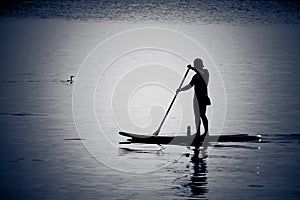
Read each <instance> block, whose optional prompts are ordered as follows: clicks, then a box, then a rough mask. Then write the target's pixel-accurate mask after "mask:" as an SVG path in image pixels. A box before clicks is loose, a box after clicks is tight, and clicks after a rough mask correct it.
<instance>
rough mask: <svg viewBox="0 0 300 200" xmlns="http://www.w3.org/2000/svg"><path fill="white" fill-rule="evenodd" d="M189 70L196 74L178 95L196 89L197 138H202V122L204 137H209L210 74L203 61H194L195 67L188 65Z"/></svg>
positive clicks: (178, 90)
mask: <svg viewBox="0 0 300 200" xmlns="http://www.w3.org/2000/svg"><path fill="white" fill-rule="evenodd" d="M188 68H189V69H192V70H194V71H195V72H196V74H195V75H194V76H193V78H192V80H191V81H190V83H189V84H188V85H186V86H184V87H182V88H179V89H177V91H176V92H177V93H179V92H181V91H186V90H189V89H191V88H192V87H194V99H193V104H194V105H193V106H194V115H195V125H196V130H197V132H196V137H197V136H200V135H201V134H200V126H201V120H202V122H203V126H204V134H203V136H206V135H208V134H209V133H208V132H209V131H208V119H207V117H206V107H207V105H210V104H211V102H210V99H209V97H208V92H207V86H208V82H209V72H208V70H207V69H204V64H203V61H202V59H200V58H196V59H195V60H194V67H192V66H191V65H188Z"/></svg>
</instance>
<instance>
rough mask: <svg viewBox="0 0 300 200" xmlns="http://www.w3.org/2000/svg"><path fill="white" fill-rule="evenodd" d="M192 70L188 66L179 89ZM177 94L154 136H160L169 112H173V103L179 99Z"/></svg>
mask: <svg viewBox="0 0 300 200" xmlns="http://www.w3.org/2000/svg"><path fill="white" fill-rule="evenodd" d="M190 69H191V68H190V67H189V66H188V69H187V70H186V72H185V74H184V77H183V79H182V81H181V83H180V85H179V87H178V89H180V88H181V86H182V84H183V82H184V80H185V78H186V77H187V75H188V73H189V71H190ZM177 94H178V93H177V92H176V94H175V96H174V97H173V100H172V102H171V104H170V106H169V108H168V110H167V112H166V114H165V116H164V118H163V120H162V122H161V123H160V125H159V127H158V129H157V131H155V132H154V133H153V135H158V134H159V132H160V129H161V127H162V126H163V124H164V122H165V120H166V118H167V116H168V114H169V112H170V110H171V107H172V106H173V103H174V101H175V99H176V97H177Z"/></svg>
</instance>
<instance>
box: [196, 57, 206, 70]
mask: <svg viewBox="0 0 300 200" xmlns="http://www.w3.org/2000/svg"><path fill="white" fill-rule="evenodd" d="M194 67H195V68H196V69H197V70H202V69H203V67H204V65H203V60H202V59H201V58H196V59H195V60H194Z"/></svg>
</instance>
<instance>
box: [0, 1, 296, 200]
mask: <svg viewBox="0 0 300 200" xmlns="http://www.w3.org/2000/svg"><path fill="white" fill-rule="evenodd" d="M58 2H60V1H57V2H56V4H53V5H57V3H58ZM66 2H67V4H68V3H69V1H66ZM229 2H231V1H229ZM197 3H199V2H197ZM244 3H245V4H246V5H248V7H249V5H251V6H252V7H253V8H255V9H252V11H251V9H249V10H248V11H245V10H244V9H240V14H237V13H236V12H234V13H235V14H236V15H237V16H240V17H241V18H240V19H241V20H240V21H239V20H237V18H236V17H235V16H234V15H233V14H228V12H229V10H230V9H229V7H228V4H226V5H224V9H223V10H222V12H219V15H218V14H216V12H212V11H211V12H212V13H213V14H207V13H209V12H210V11H209V10H211V9H213V7H216V8H215V9H217V8H219V6H218V5H216V4H209V5H206V6H207V9H203V10H206V11H207V13H206V14H202V12H199V13H197V12H192V14H190V15H184V13H185V12H187V11H188V10H189V9H188V8H186V6H185V5H190V4H187V3H183V4H182V5H179V6H178V9H174V12H173V11H172V10H170V9H167V8H169V4H168V3H161V4H159V5H160V6H162V7H163V8H164V9H162V10H165V13H163V12H161V13H160V15H159V14H157V13H156V14H153V15H150V14H149V13H152V12H151V10H153V8H152V7H153V6H154V7H155V6H157V5H156V4H154V5H152V7H151V5H148V7H147V6H146V7H141V6H140V4H137V5H135V6H134V5H133V4H129V5H130V6H129V8H130V9H133V11H132V12H130V9H128V10H127V11H126V10H124V9H121V8H124V5H123V4H122V5H119V6H116V5H113V4H101V5H102V6H104V7H105V6H106V7H105V8H106V10H108V11H113V12H112V14H111V15H108V14H107V13H106V15H105V16H107V17H101V16H102V15H104V14H103V13H102V12H97V11H99V10H102V9H100V8H97V6H93V5H94V4H93V2H92V1H91V2H90V4H87V5H88V8H86V9H87V10H89V11H90V12H86V11H83V10H84V9H83V10H81V9H79V8H82V6H81V7H80V6H79V7H78V8H77V6H78V4H74V5H72V9H75V8H77V9H78V12H77V17H76V16H74V14H66V13H67V12H66V10H65V9H64V6H61V7H59V6H58V7H55V8H56V9H58V8H59V9H58V11H57V12H50V11H47V9H49V7H47V6H46V4H43V3H40V4H41V5H39V6H36V4H35V3H34V4H33V6H31V7H30V6H29V8H30V9H29V11H30V12H29V11H28V9H27V11H26V9H24V8H23V9H20V10H18V11H14V12H12V13H11V14H7V15H6V16H5V17H3V18H2V19H1V21H0V26H1V33H0V44H1V52H0V58H1V59H0V65H1V68H0V71H1V73H0V88H1V95H0V119H1V120H0V131H1V142H0V149H1V150H0V169H1V170H0V194H1V197H2V198H3V199H71V198H72V199H142V198H143V199H221V198H222V199H297V198H298V196H299V195H300V193H299V188H300V182H299V178H300V173H299V166H300V155H299V150H300V147H299V144H300V135H299V129H300V127H299V126H300V125H299V123H298V121H299V120H300V113H299V110H300V105H299V91H300V90H299V84H300V83H299V80H300V77H299V69H298V63H299V62H300V60H299V52H300V49H299V48H300V40H299V39H298V35H299V31H300V30H299V26H298V25H297V23H296V22H297V20H298V18H297V16H298V13H297V12H291V10H293V9H294V8H295V6H297V4H289V5H288V6H282V5H281V4H280V3H279V2H277V1H276V3H274V4H272V5H273V9H272V10H271V11H272V12H268V13H271V14H270V15H268V14H267V15H266V18H259V19H257V20H254V18H253V17H251V16H253V15H254V16H257V15H256V14H257V13H260V15H261V16H262V14H261V13H263V12H262V10H259V9H258V6H256V5H255V4H249V2H247V1H246V2H244ZM247 3H248V4H247ZM51 5H52V4H51ZM64 5H66V4H64ZM191 5H195V4H191ZM197 5H198V4H197ZM231 5H232V6H231V8H232V10H233V11H236V10H238V8H235V7H234V6H233V4H232V2H231ZM260 5H263V6H262V7H263V8H265V9H269V2H264V4H260ZM274 6H275V8H274ZM116 8H119V9H116ZM146 8H147V9H146ZM239 8H245V5H244V4H241V6H240V7H239ZM263 8H261V9H263ZM134 9H136V10H135V11H136V12H134ZM143 9H144V10H143ZM145 9H146V10H148V12H145ZM195 9H196V6H191V10H192V11H195ZM176 10H178V11H177V12H176ZM25 11H26V12H25ZM52 11H53V10H52ZM137 11H138V12H137ZM171 11H172V12H171ZM244 12H246V13H247V12H248V13H247V14H245V13H244ZM24 13H25V14H24ZM59 13H61V16H59ZM84 13H86V15H87V16H86V17H83V16H84ZM118 13H119V14H120V13H121V14H122V15H119V14H118ZM130 13H131V14H132V13H133V14H134V16H135V18H134V20H130V19H131V18H130V16H131V15H130ZM137 13H138V14H137ZM143 13H144V15H142V14H143ZM217 13H218V12H217ZM222 13H223V14H222ZM274 13H277V14H276V15H275V14H274ZM278 13H289V14H288V15H284V16H286V17H280V16H281V14H278ZM133 14H132V15H133ZM91 15H93V16H94V17H91ZM203 15H205V16H207V18H203V17H201V16H203ZM226 15H227V17H226ZM95 16H96V17H95ZM143 16H144V17H143ZM155 16H156V17H157V18H158V19H159V20H158V21H159V22H157V21H156V19H154V17H155ZM178 16H183V17H182V18H178ZM272 16H275V17H274V18H272ZM40 17H44V18H47V19H40ZM90 19H91V20H90ZM112 19H113V20H112ZM175 19H176V20H175ZM199 19H201V20H199ZM217 19H219V20H217ZM225 19H226V20H225ZM264 19H266V20H264ZM272 19H273V21H274V20H277V21H276V22H278V23H272ZM172 20H175V21H176V23H169V22H170V21H172ZM120 22H122V23H120ZM279 22H280V23H279ZM150 26H151V27H152V26H156V27H159V28H168V29H172V30H176V31H178V32H180V33H184V34H186V35H188V36H190V37H192V38H194V39H195V40H196V41H197V42H198V43H200V44H201V45H202V46H203V47H204V48H205V49H206V50H207V52H208V53H209V54H210V56H211V58H212V60H213V62H214V63H215V64H216V66H217V69H218V70H219V72H220V74H221V77H222V80H223V83H224V85H222V84H221V83H220V82H218V81H217V80H218V76H212V77H211V81H212V82H211V85H210V94H211V95H212V96H214V97H215V98H214V101H215V104H213V106H212V107H210V108H209V110H208V115H209V117H210V120H211V122H212V123H215V121H217V119H218V118H217V117H216V116H215V115H218V116H222V115H223V114H224V113H222V112H221V111H220V110H218V109H217V108H216V106H217V105H219V104H218V103H219V101H218V98H217V97H219V99H221V97H223V96H222V95H223V94H224V95H226V96H225V97H226V100H227V103H226V117H225V121H224V127H223V128H222V132H221V134H232V133H247V134H261V135H262V141H261V142H260V143H219V144H217V145H215V146H214V145H211V146H208V147H207V148H203V149H201V150H200V152H193V151H192V150H191V149H189V148H186V147H177V146H156V145H139V144H135V145H119V144H118V142H119V141H125V138H122V137H121V136H119V135H118V131H120V130H127V131H138V130H144V131H145V133H148V134H150V133H152V132H154V131H155V129H156V128H157V127H158V124H159V122H160V119H161V117H162V116H163V114H164V109H166V108H167V106H168V103H169V101H170V100H171V98H172V96H173V92H174V90H175V89H176V87H177V86H178V84H179V82H180V79H181V78H182V74H183V73H184V71H185V65H186V63H187V62H186V61H184V60H183V59H181V58H180V57H178V56H174V54H172V53H170V52H163V51H158V50H157V49H143V50H141V51H134V52H130V53H129V54H126V55H124V56H123V57H121V58H120V59H118V60H116V61H115V62H114V63H112V64H111V65H110V67H109V68H108V69H107V70H106V71H105V72H106V73H102V76H101V78H100V79H99V82H98V83H97V82H96V81H95V80H96V79H94V77H96V78H97V77H98V76H99V77H100V74H101V72H103V71H104V69H105V66H107V62H108V61H107V60H106V59H107V58H109V56H111V55H109V54H108V53H107V52H110V51H111V49H110V48H112V49H113V51H116V52H117V51H118V50H120V49H121V48H123V46H126V45H128V44H127V43H126V41H124V40H122V42H119V41H117V40H116V41H115V40H114V41H113V42H115V43H113V45H112V46H109V45H107V46H105V48H104V49H101V48H100V49H98V50H96V51H95V52H94V54H93V55H91V57H89V59H88V61H87V62H86V63H87V64H88V65H90V66H94V67H95V69H97V70H95V71H88V70H81V73H79V72H78V70H79V68H80V66H81V64H82V62H83V60H84V59H85V58H86V56H87V54H88V53H89V52H90V51H91V49H93V48H94V47H95V46H96V45H97V44H99V42H101V41H103V40H105V39H107V38H108V37H110V36H111V35H113V34H118V33H120V32H121V31H124V30H130V29H132V28H141V27H150ZM153 35H154V34H153ZM137 39H138V40H139V41H145V42H147V39H146V38H145V37H141V38H137ZM168 39H169V40H171V39H172V36H171V35H170V36H169V37H168ZM163 40H166V39H165V38H162V41H161V42H159V43H162V42H163ZM166 41H167V40H166ZM110 44H111V43H110ZM175 44H176V42H175ZM180 45H181V44H180ZM180 45H178V46H180ZM116 47H119V48H116ZM114 48H115V49H114ZM174 48H178V47H176V45H174ZM180 48H181V47H180ZM184 48H185V47H183V46H182V49H184ZM186 48H190V46H189V47H186ZM113 51H112V52H113ZM98 53H99V54H98ZM185 53H186V51H185ZM185 53H184V54H183V55H186V57H187V58H188V59H192V58H193V56H194V55H195V54H193V53H190V52H187V53H186V54H185ZM196 54H197V52H196ZM199 54H200V53H199ZM104 55H105V56H107V57H105V56H104ZM201 55H202V54H201ZM189 56H190V57H189ZM203 56H206V55H204V54H203ZM205 62H206V64H207V67H208V69H209V70H210V72H211V74H217V71H216V68H214V66H213V65H212V64H211V63H212V61H210V60H209V59H206V60H205ZM145 63H146V64H148V65H147V66H142V65H143V64H145ZM149 63H152V64H149ZM159 64H160V65H159ZM139 65H141V67H140V68H135V69H134V70H132V66H139ZM166 66H167V67H166ZM85 69H86V68H85ZM158 70H159V71H158ZM158 72H159V73H158ZM89 73H91V75H90V74H89ZM124 74H125V75H126V76H125V75H124ZM70 75H76V77H75V82H74V83H73V84H69V83H68V82H67V81H66V80H67V79H68V78H69V76H70ZM191 76H192V75H191V74H190V75H189V77H188V78H187V79H188V80H187V81H189V79H190V78H191ZM89 77H90V78H89ZM145 80H147V81H148V82H151V80H155V81H152V82H155V84H153V83H151V84H150V85H149V84H148V85H147V84H144V83H145ZM160 81H161V82H160ZM82 83H84V84H82ZM116 83H121V84H119V85H117V84H116ZM133 83H134V84H136V85H134V84H133ZM157 83H160V84H157ZM213 83H215V84H213ZM143 84H144V85H143ZM121 86H124V87H121ZM137 86H142V87H137ZM76 87H82V88H83V90H80V92H81V93H78V92H77V93H76ZM126 88H133V90H134V89H135V92H132V91H133V90H132V91H129V93H126V92H127V90H126ZM220 88H221V89H222V88H223V89H225V93H224V91H223V90H221V89H220ZM73 90H74V91H75V93H74V92H73ZM122 92H123V93H122ZM130 92H131V93H130ZM222 92H223V93H222ZM90 94H94V95H95V101H93V98H94V96H90ZM123 94H126V95H127V96H126V97H129V98H128V99H126V98H124V97H125V96H124V95H123ZM129 94H132V95H131V96H130V95H129ZM76 95H77V96H76ZM122 95H123V96H122ZM74 97H84V98H83V99H85V100H86V101H84V102H87V104H84V103H83V104H76V102H77V101H76V99H75V101H74ZM122 97H123V98H122ZM72 98H73V103H74V102H75V105H77V107H75V108H74V107H73V108H72ZM223 100H224V99H221V100H220V102H223ZM191 101H192V92H187V93H185V94H182V95H181V96H180V97H179V101H177V102H176V104H175V105H174V107H173V108H172V112H171V113H170V116H169V117H168V120H167V122H166V125H165V126H164V128H163V130H162V133H161V134H162V135H164V134H165V135H167V134H185V132H186V126H187V125H191V126H192V129H194V128H193V114H192V107H191V105H190V104H191ZM89 102H92V104H93V105H92V106H91V107H89V106H86V105H89ZM124 102H126V104H124ZM127 102H128V104H127ZM124 105H126V106H128V107H127V110H126V111H127V112H123V110H121V111H119V109H122V108H123V106H124ZM153 105H154V107H153ZM220 105H221V104H220ZM218 112H220V113H218ZM74 113H75V117H76V122H77V124H76V126H75V124H74V119H73V114H74ZM78 114H80V115H78ZM127 114H128V115H127ZM113 116H114V118H113ZM127 116H130V120H131V121H129V122H130V123H128V121H126V120H128V118H127ZM96 119H97V120H98V122H99V124H100V126H98V125H99V124H97V123H96ZM216 124H217V125H216V126H221V125H220V124H221V123H216ZM216 126H214V127H211V129H212V130H213V131H212V133H213V134H218V133H219V132H218V131H217V130H219V129H216V128H215V127H216ZM76 128H77V129H76ZM78 130H79V132H78Z"/></svg>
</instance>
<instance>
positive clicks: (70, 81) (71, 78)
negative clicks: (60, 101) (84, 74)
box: [67, 76, 75, 84]
mask: <svg viewBox="0 0 300 200" xmlns="http://www.w3.org/2000/svg"><path fill="white" fill-rule="evenodd" d="M74 77H75V76H70V80H67V82H68V83H70V84H72V83H73V82H74V81H73V78H74Z"/></svg>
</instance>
